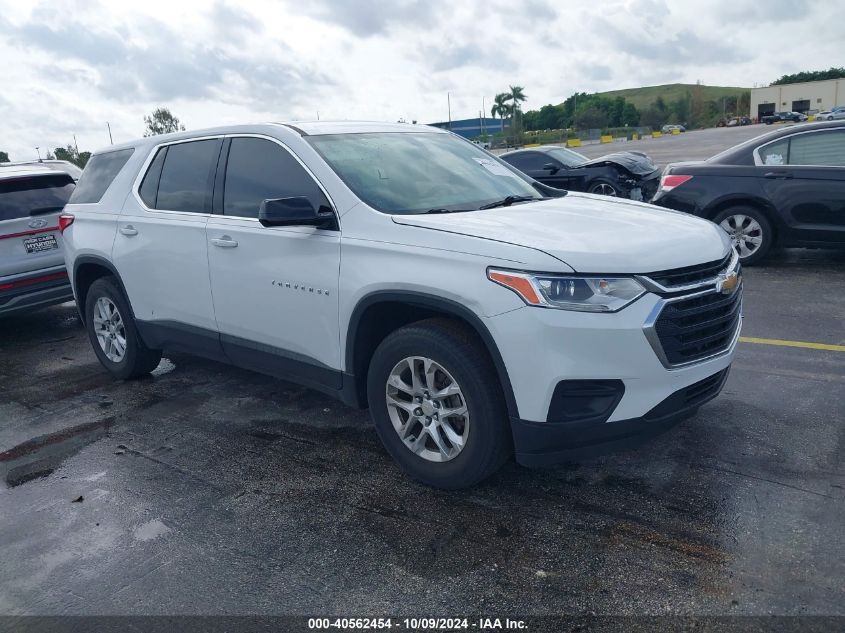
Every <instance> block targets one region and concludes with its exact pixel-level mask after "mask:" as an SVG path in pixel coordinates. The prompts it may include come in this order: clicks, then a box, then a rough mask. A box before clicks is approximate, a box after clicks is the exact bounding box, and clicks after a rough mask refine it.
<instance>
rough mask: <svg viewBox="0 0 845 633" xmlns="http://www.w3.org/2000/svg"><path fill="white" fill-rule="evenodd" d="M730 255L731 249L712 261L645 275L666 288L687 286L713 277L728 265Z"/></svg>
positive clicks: (731, 253) (731, 254)
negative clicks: (720, 257)
mask: <svg viewBox="0 0 845 633" xmlns="http://www.w3.org/2000/svg"><path fill="white" fill-rule="evenodd" d="M732 256H733V251H731V252H729V253H728V254H727V255H725V256H724V257H723V258H722V259H719V260H716V261H714V262H708V263H706V264H697V265H695V266H687V267H685V268H675V269H673V270H663V271H660V272H656V273H648V274H647V275H646V277H648V278H649V279H650V280H652V281H654V282H656V283H658V284H660V285H661V286H664V287H665V288H666V289H670V290H671V289H672V288H674V287H678V286H687V285H690V284H695V283H699V282H702V281H707V280H709V279H713V278H714V277H716V276H717V275H718V274H719V273H720V272H722V271H723V270H725V268H727V267H728V264H729V263H730V261H731V257H732Z"/></svg>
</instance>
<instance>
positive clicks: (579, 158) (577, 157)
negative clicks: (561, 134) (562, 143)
mask: <svg viewBox="0 0 845 633" xmlns="http://www.w3.org/2000/svg"><path fill="white" fill-rule="evenodd" d="M549 155H551V156H553V157H554V158H556V159H557V160H559V161H560V162H562V163H563V164H564V165H566V166H567V167H577V166H578V165H583V164H584V163H586V162H587V161H588V160H589V159H588V158H587V157H586V156H584V155H583V154H579V153H578V152H573V151H572V150H571V149H566V148H565V147H560V148H558V149H553V150H551V151H549Z"/></svg>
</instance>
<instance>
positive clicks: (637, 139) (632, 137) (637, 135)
mask: <svg viewBox="0 0 845 633" xmlns="http://www.w3.org/2000/svg"><path fill="white" fill-rule="evenodd" d="M631 140H632V141H639V140H640V135H639V134H637V133H636V132H634V133H633V134H631Z"/></svg>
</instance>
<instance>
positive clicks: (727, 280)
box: [716, 272, 739, 295]
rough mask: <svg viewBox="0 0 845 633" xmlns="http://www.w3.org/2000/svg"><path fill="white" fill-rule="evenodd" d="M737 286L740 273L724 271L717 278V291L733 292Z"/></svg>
mask: <svg viewBox="0 0 845 633" xmlns="http://www.w3.org/2000/svg"><path fill="white" fill-rule="evenodd" d="M737 286H739V275H737V274H736V273H735V272H732V273H729V274H727V275H725V274H724V273H723V274H721V275H719V278H718V279H717V280H716V291H717V292H721V293H722V294H723V295H729V294H731V293H732V292H733V291H734V290H736V288H737Z"/></svg>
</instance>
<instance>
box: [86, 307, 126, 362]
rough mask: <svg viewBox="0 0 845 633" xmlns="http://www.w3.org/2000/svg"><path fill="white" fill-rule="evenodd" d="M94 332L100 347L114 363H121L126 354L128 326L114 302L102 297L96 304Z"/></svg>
mask: <svg viewBox="0 0 845 633" xmlns="http://www.w3.org/2000/svg"><path fill="white" fill-rule="evenodd" d="M92 316H93V320H94V333H95V334H96V336H97V342H98V343H99V344H100V349H101V350H103V354H105V355H106V358H108V359H109V360H110V361H112V362H113V363H119V362H120V361H122V360H123V357H124V356H126V327H125V326H124V324H123V317H121V316H120V311H119V310H118V309H117V306H116V305H115V304H114V302H113V301H112V300H111V299H109V298H108V297H100V298H99V299H97V302H96V303H95V304H94V314H93V315H92Z"/></svg>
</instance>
